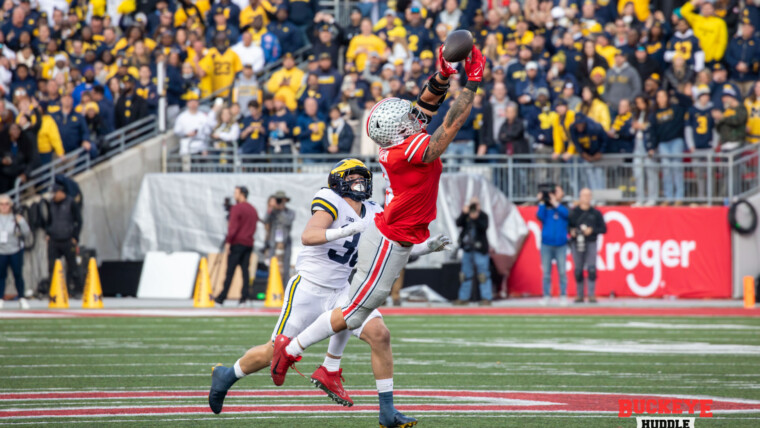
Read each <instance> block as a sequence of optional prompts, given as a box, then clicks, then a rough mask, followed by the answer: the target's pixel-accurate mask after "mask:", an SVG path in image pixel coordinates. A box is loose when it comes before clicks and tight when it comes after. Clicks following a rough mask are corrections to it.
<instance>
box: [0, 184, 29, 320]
mask: <svg viewBox="0 0 760 428" xmlns="http://www.w3.org/2000/svg"><path fill="white" fill-rule="evenodd" d="M31 234H32V231H31V230H30V229H29V225H28V224H27V223H26V220H24V217H22V216H21V215H19V214H16V213H15V212H13V202H11V198H10V197H8V195H0V284H2V285H3V287H4V286H5V279H6V277H7V276H8V267H10V268H11V272H13V282H14V283H15V284H16V292H17V293H18V304H19V307H20V308H21V309H29V303H28V302H27V301H26V298H25V297H24V275H23V270H24V239H26V238H28V237H29V236H30V235H31ZM0 303H2V300H0ZM0 307H1V306H0Z"/></svg>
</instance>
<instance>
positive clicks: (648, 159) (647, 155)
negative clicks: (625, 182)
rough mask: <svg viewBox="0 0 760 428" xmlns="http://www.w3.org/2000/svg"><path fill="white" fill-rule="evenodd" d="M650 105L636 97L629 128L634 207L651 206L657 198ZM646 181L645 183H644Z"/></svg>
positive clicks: (643, 97) (647, 99) (657, 186)
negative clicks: (632, 153)
mask: <svg viewBox="0 0 760 428" xmlns="http://www.w3.org/2000/svg"><path fill="white" fill-rule="evenodd" d="M650 110H651V103H650V101H649V98H648V97H646V96H644V95H637V96H636V98H635V99H634V102H633V108H632V112H633V113H632V115H633V122H632V124H631V127H632V128H633V131H634V133H635V135H634V149H633V152H634V154H636V157H634V158H633V162H634V170H633V174H634V183H635V184H636V204H635V205H636V206H642V205H646V206H652V205H654V204H655V203H656V201H655V200H656V199H657V197H658V196H659V183H658V180H659V171H658V170H657V168H656V167H655V165H656V163H655V160H654V159H653V157H654V154H655V151H654V148H653V147H652V146H651V144H650V138H651V136H650V129H649V128H650V123H649V120H650V119H651V111H650ZM645 180H646V183H645Z"/></svg>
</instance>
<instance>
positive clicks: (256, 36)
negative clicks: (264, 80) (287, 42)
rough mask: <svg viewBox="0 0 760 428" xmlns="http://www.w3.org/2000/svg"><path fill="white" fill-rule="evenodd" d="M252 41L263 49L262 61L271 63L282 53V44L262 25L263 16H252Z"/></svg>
mask: <svg viewBox="0 0 760 428" xmlns="http://www.w3.org/2000/svg"><path fill="white" fill-rule="evenodd" d="M251 31H252V33H253V41H254V43H258V44H259V45H260V46H261V49H262V50H263V51H264V61H265V62H266V63H271V62H274V61H277V60H278V59H279V58H280V56H281V55H282V46H280V41H279V40H278V39H277V36H275V35H274V34H272V33H271V32H269V31H268V30H267V28H266V26H265V25H264V17H262V16H261V15H257V16H256V17H255V18H253V27H252V30H251Z"/></svg>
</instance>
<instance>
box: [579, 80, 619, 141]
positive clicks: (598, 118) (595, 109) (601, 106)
mask: <svg viewBox="0 0 760 428" xmlns="http://www.w3.org/2000/svg"><path fill="white" fill-rule="evenodd" d="M576 111H578V112H580V113H583V114H584V115H586V116H587V117H588V118H589V119H591V120H592V121H594V122H596V123H598V124H599V125H600V126H601V127H602V128H603V129H604V131H605V132H606V131H607V130H609V129H610V123H611V121H612V120H611V119H610V108H609V106H607V104H605V103H604V101H602V100H601V98H600V97H599V92H597V91H595V90H594V89H592V88H591V87H590V86H584V87H583V89H582V90H581V103H580V104H579V105H578V107H577V108H576Z"/></svg>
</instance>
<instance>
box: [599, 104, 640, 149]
mask: <svg viewBox="0 0 760 428" xmlns="http://www.w3.org/2000/svg"><path fill="white" fill-rule="evenodd" d="M607 137H608V139H607V144H606V147H605V149H604V153H633V145H634V141H633V140H634V138H635V133H634V130H633V114H632V113H631V102H630V101H628V98H623V99H621V100H620V102H619V103H618V108H617V116H615V120H613V121H612V126H610V130H609V131H607Z"/></svg>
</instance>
